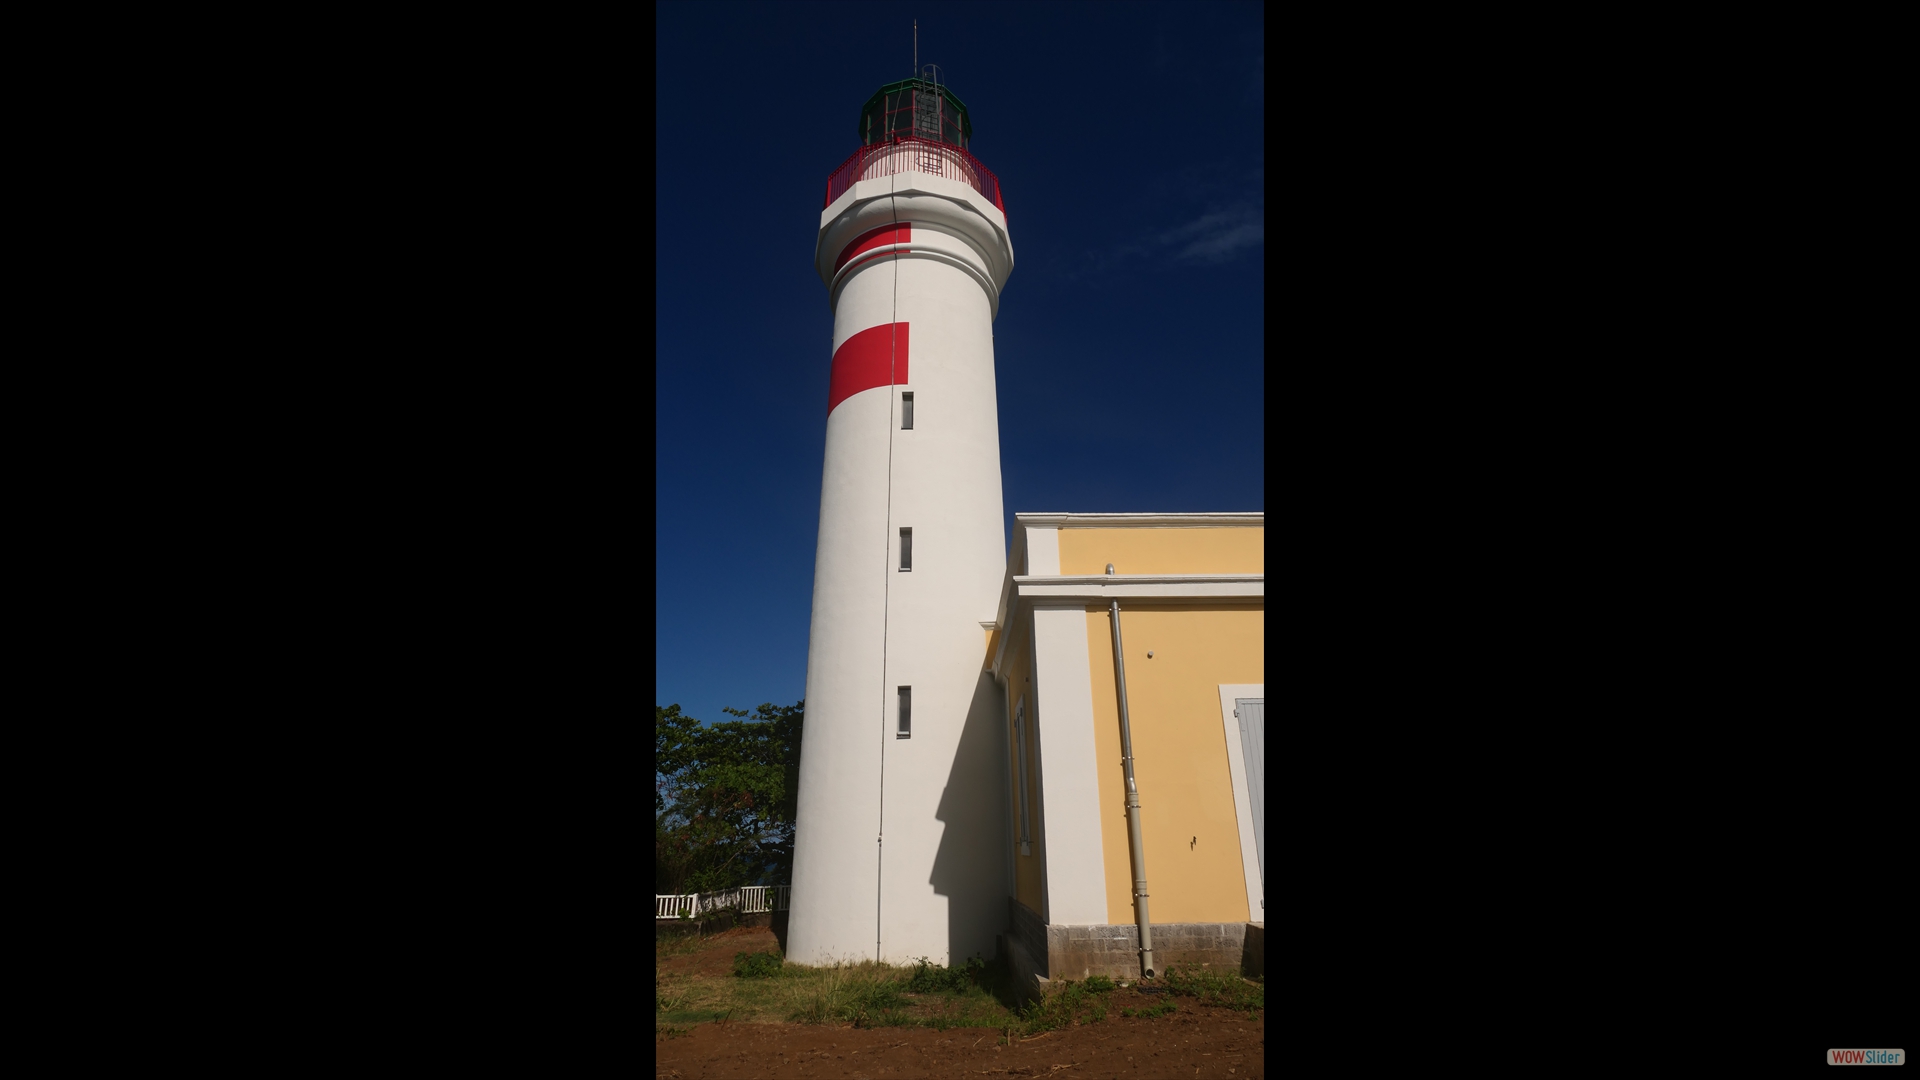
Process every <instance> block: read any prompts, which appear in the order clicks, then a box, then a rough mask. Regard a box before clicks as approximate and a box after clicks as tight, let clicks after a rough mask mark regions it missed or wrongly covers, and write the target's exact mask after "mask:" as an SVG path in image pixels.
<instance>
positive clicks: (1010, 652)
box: [987, 513, 1266, 989]
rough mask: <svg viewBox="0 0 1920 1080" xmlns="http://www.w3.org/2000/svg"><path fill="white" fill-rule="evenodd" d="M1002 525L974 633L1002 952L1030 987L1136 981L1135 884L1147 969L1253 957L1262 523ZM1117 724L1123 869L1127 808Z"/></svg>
mask: <svg viewBox="0 0 1920 1080" xmlns="http://www.w3.org/2000/svg"><path fill="white" fill-rule="evenodd" d="M1015 522H1016V524H1015V527H1014V535H1013V544H1012V551H1011V554H1010V557H1009V559H1008V566H1007V572H1006V575H1005V578H1004V581H1003V583H1002V587H1001V593H1000V602H999V608H998V611H997V612H996V616H995V621H994V623H993V625H992V629H991V630H989V632H988V639H987V667H988V670H989V671H990V672H991V674H992V676H993V679H994V681H995V683H996V685H997V686H998V687H999V689H1000V691H1001V693H1002V694H1003V696H1004V707H1005V713H1004V716H1005V718H1006V732H1005V737H1006V746H1007V755H1006V772H1007V792H1008V799H1007V815H1008V820H1009V821H1010V822H1011V828H1010V829H1009V832H1010V836H1009V837H1008V840H1007V845H1006V850H1007V852H1008V854H1007V860H1008V863H1009V866H1008V874H1007V877H1008V880H1009V882H1011V891H1012V893H1013V895H1012V896H1011V897H1009V902H1008V906H1009V926H1010V929H1009V932H1008V933H1007V935H1006V938H1005V940H1003V942H1002V943H1001V947H1002V949H1003V950H1004V951H1005V952H1006V953H1007V954H1008V955H1009V956H1010V959H1011V960H1012V962H1013V965H1014V968H1015V970H1016V972H1019V973H1021V974H1022V976H1023V978H1024V980H1025V982H1026V984H1027V985H1028V986H1029V987H1032V988H1036V989H1037V988H1040V987H1043V986H1044V985H1045V983H1046V981H1048V980H1049V979H1052V978H1069V979H1081V978H1085V977H1087V976H1088V975H1093V974H1105V975H1109V976H1112V977H1127V978H1137V977H1139V975H1140V973H1141V963H1142V949H1141V940H1140V932H1139V925H1138V924H1139V923H1140V922H1141V921H1142V920H1141V918H1140V915H1141V911H1140V909H1139V908H1138V907H1137V906H1136V903H1135V896H1134V893H1135V887H1134V886H1135V881H1136V878H1137V877H1138V878H1139V879H1143V880H1144V882H1145V888H1144V890H1143V891H1144V892H1145V894H1146V909H1145V910H1146V913H1147V915H1148V916H1149V921H1148V925H1147V929H1148V937H1149V938H1150V939H1151V940H1150V945H1151V949H1152V953H1151V960H1150V964H1151V968H1150V970H1152V971H1154V972H1155V973H1158V972H1160V971H1164V970H1165V969H1166V967H1167V966H1168V965H1169V964H1181V965H1183V966H1188V965H1191V966H1199V965H1201V964H1207V965H1211V966H1213V967H1217V968H1218V967H1224V968H1229V969H1233V970H1238V969H1240V968H1241V967H1242V965H1243V963H1245V964H1246V965H1248V966H1250V967H1255V968H1257V967H1258V966H1259V965H1260V964H1261V963H1262V961H1261V959H1260V958H1261V955H1262V953H1263V951H1264V936H1265V906H1266V899H1265V891H1264V880H1265V835H1264V828H1265V826H1264V821H1263V810H1264V806H1265V763H1264V758H1265V753H1264V741H1265V687H1264V683H1265V678H1266V670H1265V594H1264V587H1265V576H1264V575H1265V571H1266V561H1265V531H1266V530H1265V515H1264V514H1260V513H1243V514H1019V515H1016V517H1015ZM1116 613H1117V615H1118V619H1119V626H1118V637H1117V641H1116V627H1115V616H1116ZM1116 653H1117V654H1118V655H1119V657H1120V662H1119V663H1118V664H1117V665H1116V662H1115V656H1116ZM1123 695H1124V701H1125V706H1126V707H1125V709H1124V710H1123V708H1122V700H1123ZM1123 714H1124V715H1123ZM1128 730H1130V731H1131V738H1132V749H1133V779H1134V783H1135V785H1136V789H1137V791H1138V802H1139V810H1138V826H1137V833H1138V850H1139V851H1140V854H1141V862H1142V863H1143V865H1141V866H1136V865H1135V863H1134V857H1133V855H1132V851H1133V850H1135V848H1134V845H1133V843H1132V840H1133V835H1132V832H1133V827H1132V826H1130V823H1129V813H1128V806H1127V768H1126V763H1125V761H1124V760H1123V759H1124V757H1125V754H1124V751H1123V743H1124V741H1125V739H1126V732H1127V731H1128Z"/></svg>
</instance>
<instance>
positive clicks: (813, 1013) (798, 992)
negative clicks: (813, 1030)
mask: <svg viewBox="0 0 1920 1080" xmlns="http://www.w3.org/2000/svg"><path fill="white" fill-rule="evenodd" d="M846 987H847V969H846V968H843V967H839V966H834V967H831V968H827V969H826V970H825V971H822V972H820V973H818V974H817V975H816V976H815V977H814V978H812V979H808V980H806V981H804V982H798V983H796V984H795V986H794V989H793V997H792V999H791V1001H790V1004H791V1005H792V1006H793V1010H792V1012H791V1013H790V1014H789V1018H790V1019H793V1020H796V1021H798V1022H800V1023H802V1024H826V1023H831V1022H832V1021H834V1020H838V1019H839V1018H840V1012H841V1010H842V1008H844V1006H845V1004H846V996H847V994H846Z"/></svg>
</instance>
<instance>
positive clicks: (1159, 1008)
mask: <svg viewBox="0 0 1920 1080" xmlns="http://www.w3.org/2000/svg"><path fill="white" fill-rule="evenodd" d="M1179 1008H1180V1007H1179V1006H1178V1005H1175V1004H1174V1003H1173V1002H1171V1001H1163V1002H1161V1003H1160V1004H1158V1005H1149V1006H1148V1007H1146V1008H1144V1009H1121V1010H1120V1015H1121V1016H1139V1017H1144V1018H1145V1019H1148V1020H1151V1019H1153V1018H1154V1017H1156V1016H1165V1015H1167V1014H1168V1013H1170V1012H1177V1011H1179Z"/></svg>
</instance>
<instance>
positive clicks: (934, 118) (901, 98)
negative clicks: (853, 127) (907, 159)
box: [859, 79, 973, 150]
mask: <svg viewBox="0 0 1920 1080" xmlns="http://www.w3.org/2000/svg"><path fill="white" fill-rule="evenodd" d="M859 133H860V145H862V146H872V145H874V144H875V143H884V142H886V141H888V140H889V139H893V138H898V137H900V136H903V135H910V136H914V137H917V138H921V139H931V140H933V141H935V142H943V143H946V144H947V145H949V146H957V147H959V148H961V149H962V150H965V149H966V148H967V144H968V143H969V142H971V141H972V140H973V122H972V121H971V120H969V119H967V106H966V105H965V104H964V103H963V102H961V100H960V99H959V98H957V97H955V96H953V91H951V90H949V89H947V88H946V87H944V86H941V85H940V84H939V83H937V82H936V81H934V80H933V79H902V80H900V81H899V82H896V83H888V84H887V85H885V86H883V87H881V88H880V91H879V92H878V93H876V94H874V95H873V96H872V97H870V98H868V99H867V103H866V104H865V105H863V106H861V107H860V127H859Z"/></svg>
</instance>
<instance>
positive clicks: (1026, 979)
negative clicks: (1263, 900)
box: [1001, 898, 1266, 995]
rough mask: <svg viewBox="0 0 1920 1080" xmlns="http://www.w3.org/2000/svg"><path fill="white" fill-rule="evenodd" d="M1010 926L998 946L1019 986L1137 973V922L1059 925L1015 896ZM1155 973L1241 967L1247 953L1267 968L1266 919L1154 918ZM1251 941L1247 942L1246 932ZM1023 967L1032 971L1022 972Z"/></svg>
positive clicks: (1033, 988) (1032, 988) (1040, 988)
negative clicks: (1171, 920)
mask: <svg viewBox="0 0 1920 1080" xmlns="http://www.w3.org/2000/svg"><path fill="white" fill-rule="evenodd" d="M1008 907H1009V916H1010V924H1011V925H1010V929H1009V930H1008V932H1007V933H1005V934H1003V935H1001V939H1002V942H1003V944H1002V945H1001V949H1002V950H1003V954H1004V955H1007V956H1008V958H1009V959H1010V960H1011V961H1012V963H1013V969H1014V973H1015V983H1016V985H1019V986H1021V987H1023V988H1025V989H1024V990H1023V992H1025V993H1028V994H1029V995H1031V994H1038V993H1044V992H1045V989H1046V985H1047V983H1048V981H1049V980H1053V979H1070V980H1074V981H1078V980H1081V979H1085V978H1087V977H1088V976H1092V975H1105V976H1107V977H1108V978H1110V979H1125V980H1127V981H1129V982H1131V981H1133V980H1135V979H1138V978H1140V930H1139V927H1136V926H1131V925H1128V926H1059V925H1048V924H1046V923H1042V922H1041V921H1040V916H1039V915H1037V914H1035V913H1034V912H1033V910H1032V909H1030V908H1028V907H1027V906H1026V905H1025V904H1022V903H1020V902H1019V901H1018V900H1014V899H1012V898H1009V899H1008ZM1152 926H1153V963H1154V967H1155V969H1156V974H1162V973H1165V972H1166V970H1167V969H1168V968H1169V967H1172V966H1174V965H1178V966H1180V967H1183V968H1215V969H1219V970H1222V971H1233V972H1242V973H1245V972H1246V970H1247V964H1248V960H1249V957H1250V956H1255V957H1257V961H1256V962H1257V963H1258V964H1259V967H1260V971H1264V970H1265V951H1266V924H1265V923H1154V924H1152ZM1250 937H1252V938H1255V940H1256V942H1257V943H1255V944H1252V945H1250V944H1249V938H1250ZM1023 970H1027V971H1030V974H1025V975H1023V974H1022V972H1023Z"/></svg>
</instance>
